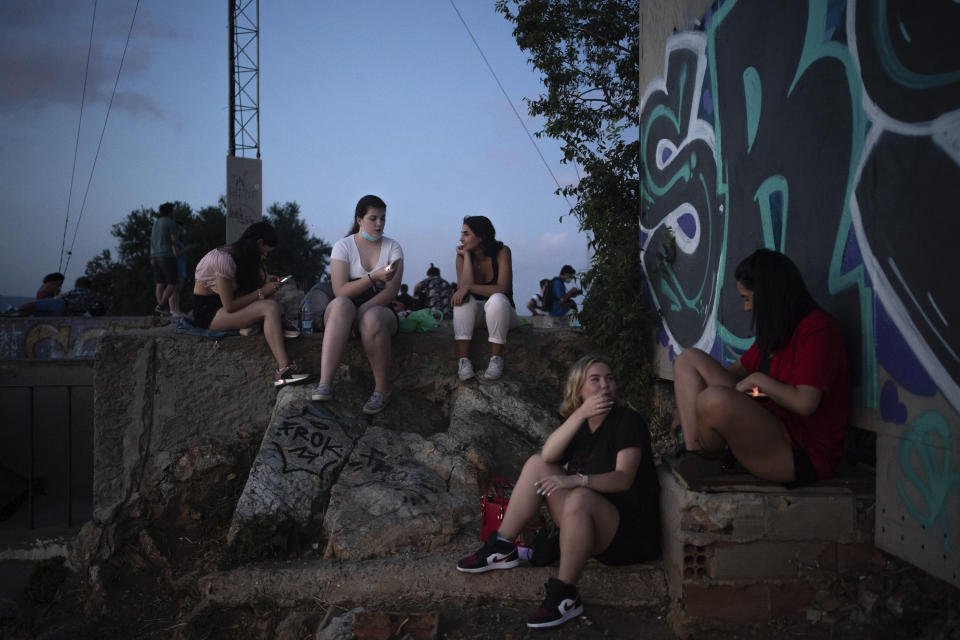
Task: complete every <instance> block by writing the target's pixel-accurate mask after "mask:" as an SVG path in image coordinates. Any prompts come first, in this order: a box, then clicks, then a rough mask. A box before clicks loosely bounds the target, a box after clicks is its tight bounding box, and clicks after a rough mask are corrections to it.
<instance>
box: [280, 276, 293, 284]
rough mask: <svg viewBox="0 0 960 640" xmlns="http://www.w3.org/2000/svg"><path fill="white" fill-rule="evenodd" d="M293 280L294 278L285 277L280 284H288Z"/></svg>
mask: <svg viewBox="0 0 960 640" xmlns="http://www.w3.org/2000/svg"><path fill="white" fill-rule="evenodd" d="M291 280H293V276H283V277H282V278H280V284H287V283H288V282H290V281H291Z"/></svg>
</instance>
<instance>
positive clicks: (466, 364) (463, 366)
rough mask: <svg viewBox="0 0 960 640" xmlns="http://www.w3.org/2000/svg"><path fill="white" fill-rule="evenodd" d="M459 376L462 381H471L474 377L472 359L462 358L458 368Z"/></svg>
mask: <svg viewBox="0 0 960 640" xmlns="http://www.w3.org/2000/svg"><path fill="white" fill-rule="evenodd" d="M457 376H459V377H460V379H461V380H469V379H470V378H472V377H473V376H474V373H473V364H472V363H471V362H470V358H460V364H459V365H458V366H457Z"/></svg>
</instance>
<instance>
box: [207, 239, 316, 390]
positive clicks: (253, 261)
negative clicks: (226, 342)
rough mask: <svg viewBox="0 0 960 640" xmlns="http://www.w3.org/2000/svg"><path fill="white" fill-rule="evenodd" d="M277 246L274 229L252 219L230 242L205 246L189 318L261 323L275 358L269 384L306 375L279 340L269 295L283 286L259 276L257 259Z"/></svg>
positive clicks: (215, 325)
mask: <svg viewBox="0 0 960 640" xmlns="http://www.w3.org/2000/svg"><path fill="white" fill-rule="evenodd" d="M276 246H277V232H276V231H275V230H274V228H273V227H272V226H270V224H268V223H266V222H255V223H254V224H252V225H250V226H249V227H247V228H246V230H245V231H244V232H243V234H242V235H241V236H240V238H238V239H237V240H236V242H233V243H231V244H228V245H226V246H223V247H219V248H217V249H213V250H211V251H209V252H208V253H207V254H206V255H205V256H203V258H201V259H200V262H198V263H197V268H196V269H195V271H194V280H195V283H194V286H193V323H194V324H195V325H196V326H198V327H200V328H202V329H214V330H216V331H231V330H240V329H246V328H248V327H251V326H253V325H256V324H257V323H263V335H264V337H265V338H266V340H267V345H268V346H269V347H270V352H271V353H272V354H273V357H274V359H275V360H276V361H277V368H276V371H275V372H274V375H273V384H274V385H275V386H281V385H285V384H291V383H295V382H302V381H303V380H306V379H307V378H308V377H310V376H309V374H307V373H304V372H302V371H300V369H299V367H298V366H297V363H296V362H293V361H292V360H290V358H289V357H288V356H287V350H286V347H285V346H284V344H283V326H282V324H281V313H282V309H281V308H280V304H279V303H278V302H277V300H276V299H275V298H274V297H273V296H274V294H275V293H276V292H277V291H278V290H279V289H280V288H281V287H282V286H283V283H281V282H280V281H279V280H276V279H274V280H269V281H268V280H267V278H265V277H264V270H263V267H262V261H263V260H264V259H265V258H266V256H267V254H268V253H270V252H271V251H273V250H274V249H275V248H276Z"/></svg>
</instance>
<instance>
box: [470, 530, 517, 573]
mask: <svg viewBox="0 0 960 640" xmlns="http://www.w3.org/2000/svg"><path fill="white" fill-rule="evenodd" d="M518 564H520V555H519V554H518V553H517V547H516V546H515V545H514V544H513V543H512V542H507V541H506V540H501V539H500V537H499V536H498V535H497V532H496V531H494V532H492V533H491V534H490V535H488V536H487V541H486V542H484V543H483V546H482V547H480V548H479V549H477V551H476V552H475V553H474V554H473V555H469V556H467V557H465V558H460V561H459V562H457V571H463V572H464V573H483V572H484V571H492V570H493V569H513V568H514V567H515V566H517V565H518Z"/></svg>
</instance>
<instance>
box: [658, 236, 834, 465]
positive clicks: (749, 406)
mask: <svg viewBox="0 0 960 640" xmlns="http://www.w3.org/2000/svg"><path fill="white" fill-rule="evenodd" d="M735 277H736V280H737V291H738V292H739V293H740V297H741V298H743V310H744V311H747V312H750V313H752V314H753V329H754V332H755V334H756V340H755V341H754V343H753V345H752V346H751V347H750V349H748V350H747V352H746V353H745V354H743V356H742V357H741V358H740V359H739V360H737V361H736V362H734V363H733V364H731V365H730V366H729V367H727V368H726V369H724V368H723V367H722V366H721V365H720V364H719V363H718V362H717V361H716V360H714V359H713V358H711V357H710V356H709V355H707V354H706V353H704V352H703V351H700V350H699V349H686V350H685V351H683V352H682V353H681V354H680V355H679V356H678V357H677V359H676V362H675V363H674V369H673V372H674V390H675V395H676V400H677V414H678V415H677V417H678V418H679V421H680V428H681V429H682V430H683V436H684V443H685V446H686V449H687V450H688V451H698V450H702V451H706V452H720V451H723V450H724V449H725V448H727V447H729V449H730V451H731V453H732V454H733V455H734V456H736V458H737V460H739V461H740V463H741V464H742V465H743V466H744V467H746V468H747V469H748V470H749V471H750V472H751V473H753V474H754V475H755V476H757V477H758V478H763V479H766V480H772V481H774V482H784V483H795V484H805V483H809V482H814V481H816V480H818V479H821V478H829V477H832V476H833V475H834V472H835V470H836V467H837V464H838V463H839V462H840V458H841V457H842V456H843V434H844V430H845V429H846V425H847V421H848V418H849V414H850V378H849V375H848V372H847V354H846V349H845V348H844V345H843V339H842V337H841V335H840V330H839V328H838V327H837V324H836V322H835V321H834V320H833V318H831V317H830V316H829V315H827V314H826V313H824V312H823V311H822V310H820V308H819V307H818V306H817V303H816V302H815V301H814V300H813V297H812V296H811V295H810V292H809V291H808V290H807V286H806V284H804V282H803V277H802V276H801V275H800V271H799V270H798V269H797V267H796V265H794V264H793V262H792V261H791V260H790V259H789V258H788V257H787V256H785V255H783V254H782V253H779V252H776V251H771V250H769V249H759V250H757V251H755V252H754V253H753V254H751V255H750V256H748V257H747V258H745V259H744V260H743V262H741V263H740V264H739V265H738V266H737V270H736V272H735Z"/></svg>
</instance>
